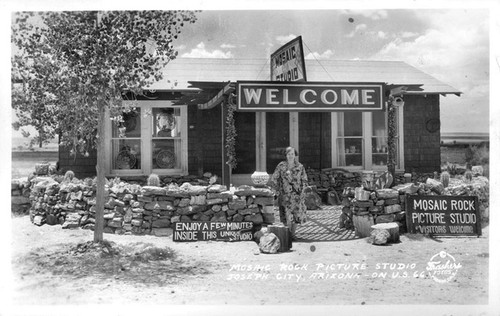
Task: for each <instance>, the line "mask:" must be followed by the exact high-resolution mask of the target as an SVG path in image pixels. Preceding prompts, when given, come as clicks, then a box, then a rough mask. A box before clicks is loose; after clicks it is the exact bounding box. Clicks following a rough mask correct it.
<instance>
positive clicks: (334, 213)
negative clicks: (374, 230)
mask: <svg viewBox="0 0 500 316" xmlns="http://www.w3.org/2000/svg"><path fill="white" fill-rule="evenodd" d="M341 213H342V208H341V207H339V206H331V205H323V206H322V207H321V209H320V210H311V211H307V218H308V222H307V223H305V224H303V225H300V226H298V227H297V231H296V235H297V239H298V240H297V241H299V242H312V241H314V242H316V241H341V240H353V239H358V238H359V237H357V236H356V235H355V233H354V230H346V229H344V228H339V217H340V214H341Z"/></svg>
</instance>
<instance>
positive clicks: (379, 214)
mask: <svg viewBox="0 0 500 316" xmlns="http://www.w3.org/2000/svg"><path fill="white" fill-rule="evenodd" d="M418 189H419V186H417V185H415V184H413V183H409V184H400V185H397V186H395V187H393V188H390V189H378V190H366V189H365V188H363V187H357V188H346V189H345V190H344V191H343V193H342V205H343V208H342V215H341V218H340V219H341V220H340V223H339V225H340V227H341V228H346V229H353V228H354V227H356V231H357V233H358V235H359V236H360V237H368V236H370V233H371V226H372V225H375V224H381V223H397V224H398V225H399V227H400V229H401V231H404V230H405V228H406V213H405V195H406V194H416V193H417V192H418Z"/></svg>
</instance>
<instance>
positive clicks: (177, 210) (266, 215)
mask: <svg viewBox="0 0 500 316" xmlns="http://www.w3.org/2000/svg"><path fill="white" fill-rule="evenodd" d="M95 191H96V190H95V183H93V181H92V180H91V179H88V180H85V181H80V180H76V179H75V180H73V181H71V182H62V183H58V182H57V181H55V180H53V179H52V178H50V177H43V178H41V177H40V178H35V179H34V180H33V185H32V190H31V195H30V200H31V210H30V217H31V220H32V221H33V223H34V224H36V225H43V224H45V223H47V224H50V225H54V224H62V227H63V228H74V227H82V228H86V229H94V225H95V211H96V210H95V203H96V202H95ZM273 203H274V196H273V193H272V191H271V190H270V189H268V188H255V187H251V186H240V187H238V188H231V190H228V189H227V187H225V186H223V185H219V184H214V185H208V186H202V185H192V184H190V183H184V184H182V185H181V186H179V185H177V184H169V185H167V186H165V187H155V186H140V185H138V184H129V183H126V182H122V181H116V180H115V181H110V182H108V184H107V185H106V203H105V205H104V222H105V225H104V232H105V233H115V234H138V235H141V234H153V235H157V236H163V235H167V234H169V232H170V230H169V228H170V227H171V226H172V224H173V223H175V222H189V221H214V222H215V221H216V222H227V221H229V222H231V221H232V222H242V221H249V222H253V223H254V225H255V226H256V227H257V226H258V225H261V224H264V223H266V224H272V223H273V222H274V207H273Z"/></svg>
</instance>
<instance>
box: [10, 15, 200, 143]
mask: <svg viewBox="0 0 500 316" xmlns="http://www.w3.org/2000/svg"><path fill="white" fill-rule="evenodd" d="M195 21H196V17H195V12H190V11H104V12H97V11H71V12H37V13H33V12H22V13H17V14H16V16H15V20H14V23H13V26H12V43H13V44H14V46H15V47H16V50H15V54H14V56H13V58H12V74H13V78H12V83H13V96H12V100H13V103H12V106H13V108H14V110H15V111H16V113H17V115H18V117H19V121H18V122H16V123H15V126H14V127H15V128H18V129H19V128H22V127H23V126H27V125H32V126H34V127H35V128H36V130H37V131H38V133H39V137H40V138H42V139H50V138H53V137H54V136H55V135H56V134H57V133H59V136H60V141H61V143H62V144H63V145H66V146H71V147H72V148H73V150H74V151H76V150H79V151H81V152H82V153H83V152H86V151H88V150H89V149H90V148H91V147H96V146H95V145H96V140H97V129H96V127H97V123H98V117H99V111H98V110H99V108H100V107H107V108H108V109H110V113H111V116H112V117H118V116H119V115H120V114H121V113H122V112H123V110H124V109H123V107H122V99H123V97H124V95H125V94H124V92H126V91H131V92H133V93H134V94H135V95H140V94H142V91H143V89H144V88H145V87H148V86H150V85H151V84H152V83H154V82H155V81H158V80H161V79H162V69H163V67H164V66H165V65H166V64H167V63H168V62H169V61H170V60H172V59H174V58H175V57H176V56H177V52H176V51H175V49H174V46H173V41H174V40H175V39H176V38H177V37H178V35H179V33H181V27H183V26H184V24H185V23H194V22H195Z"/></svg>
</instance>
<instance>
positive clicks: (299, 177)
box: [270, 147, 307, 238]
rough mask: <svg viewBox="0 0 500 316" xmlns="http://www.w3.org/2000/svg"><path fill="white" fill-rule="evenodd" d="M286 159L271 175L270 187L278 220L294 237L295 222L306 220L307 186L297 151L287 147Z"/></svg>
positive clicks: (301, 222)
mask: <svg viewBox="0 0 500 316" xmlns="http://www.w3.org/2000/svg"><path fill="white" fill-rule="evenodd" d="M285 152H286V160H285V161H282V162H280V163H279V164H278V165H277V166H276V169H275V171H274V173H273V175H272V177H271V183H270V184H271V187H272V188H273V189H274V190H275V192H276V195H277V197H278V206H279V212H280V220H281V222H283V224H285V226H287V227H289V228H290V230H291V234H292V238H296V237H295V230H296V228H297V224H303V223H305V222H306V221H307V217H306V204H305V194H304V189H305V187H306V186H307V174H306V170H305V168H304V166H303V165H302V164H301V163H300V162H299V161H298V152H297V150H296V149H295V148H293V147H287V148H286V150H285Z"/></svg>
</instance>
